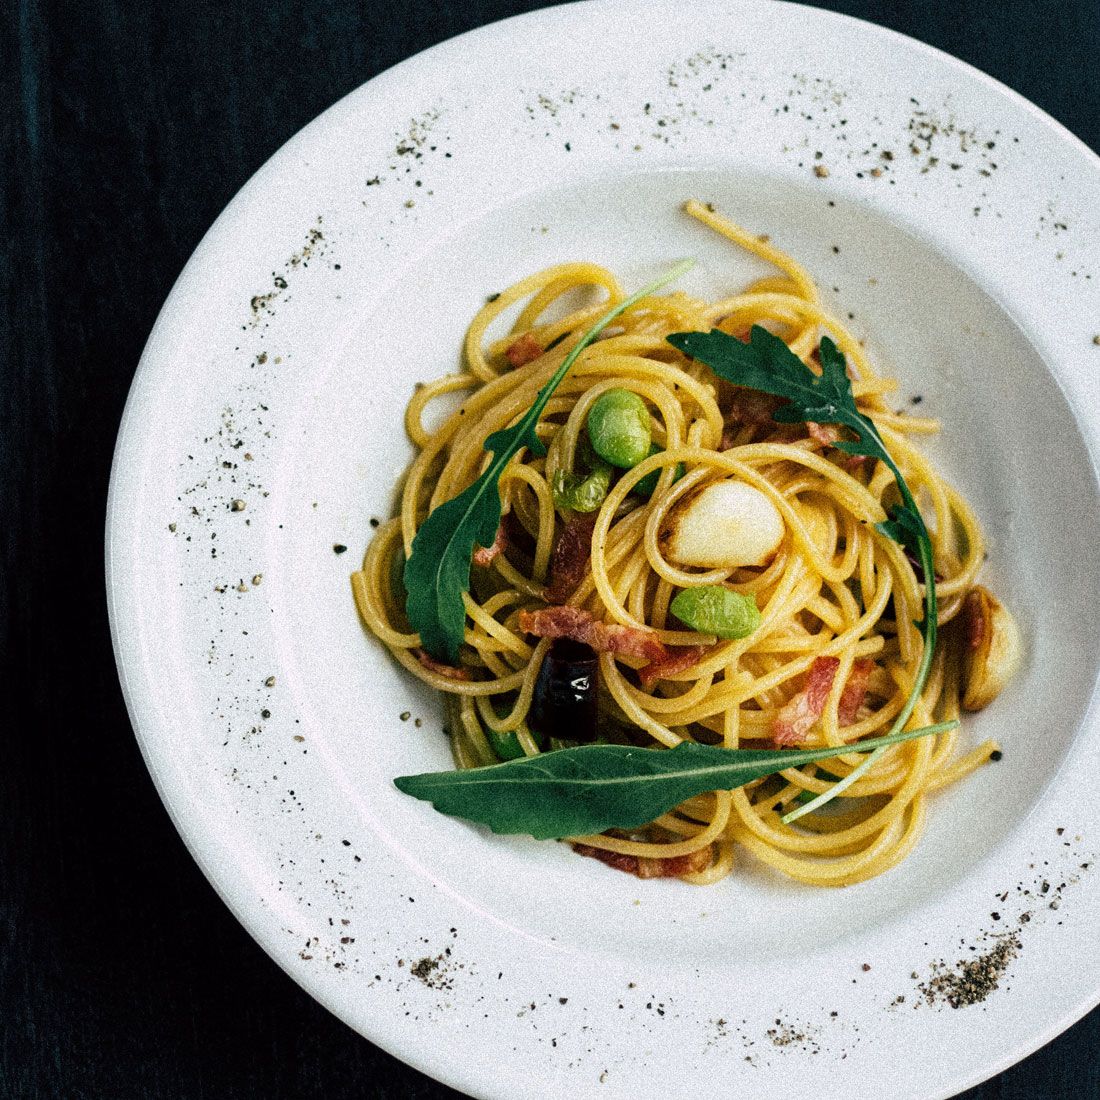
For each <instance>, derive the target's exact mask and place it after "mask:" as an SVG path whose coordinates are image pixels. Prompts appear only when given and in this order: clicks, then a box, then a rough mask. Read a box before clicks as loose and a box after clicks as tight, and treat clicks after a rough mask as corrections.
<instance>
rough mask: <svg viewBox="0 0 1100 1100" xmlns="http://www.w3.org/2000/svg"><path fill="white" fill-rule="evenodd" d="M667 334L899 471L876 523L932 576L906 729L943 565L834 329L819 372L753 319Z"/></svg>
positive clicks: (786, 410)
mask: <svg viewBox="0 0 1100 1100" xmlns="http://www.w3.org/2000/svg"><path fill="white" fill-rule="evenodd" d="M668 342H669V343H670V344H672V346H673V347H675V348H677V349H678V350H679V351H681V352H683V353H684V354H685V355H688V356H690V357H691V358H693V359H698V360H700V362H703V363H706V365H707V366H708V367H710V369H711V370H712V371H714V373H715V374H716V375H718V377H719V378H724V379H725V380H726V381H727V382H732V383H733V384H734V385H736V386H747V387H749V388H750V389H755V390H761V391H762V392H764V393H770V394H772V395H773V396H775V397H783V398H786V399H787V404H786V405H783V406H781V407H780V408H778V409H777V410H776V411H775V412H774V413H773V414H772V416H773V419H775V420H777V421H780V422H781V423H784V424H795V423H798V422H800V421H804V420H814V421H816V422H818V423H819V424H840V425H842V426H843V427H845V428H848V429H850V430H851V431H852V432H853V433H854V435H855V437H856V438H855V439H845V440H839V441H838V442H837V443H836V444H834V445H835V446H836V447H837V449H838V450H841V451H844V452H846V453H847V454H853V455H867V456H868V457H870V458H877V459H879V460H880V461H882V462H884V463H885V464H886V466H887V467H888V468H889V470H890V472H891V473H892V474H893V475H894V479H895V481H896V482H897V486H898V492H899V493H900V494H901V500H902V503H901V504H900V505H898V506H896V507H895V508H893V509H891V511H890V518H889V519H888V520H886V521H885V522H883V523H878V524H876V525H875V529H876V530H877V531H878V532H879V533H880V534H882V535H884V536H886V537H887V538H889V539H892V540H893V541H894V542H896V543H899V544H900V545H901V546H902V547H904V548H905V549H906V550H908V551H909V552H910V553H912V554H913V555H914V556H915V557H916V558H918V559H919V560H920V563H921V567H922V568H923V570H924V577H925V586H924V619H923V621H922V622H921V623H920V624H918V625H919V627H920V631H921V635H922V637H923V638H924V649H923V652H922V653H921V662H920V666H919V667H918V669H917V675H916V678H915V680H914V682H913V688H912V691H911V692H910V693H909V698H908V699H907V700H906V703H905V706H904V707H902V709H901V712H900V713H899V714H898V716H897V718H896V719H895V721H894V724H893V726H892V727H891V729H890V733H891V734H894V733H896V732H897V731H898V730H901V729H904V728H905V723H906V722H908V721H909V718H910V716H911V715H912V713H913V708H914V707H915V706H916V705H917V700H918V699H919V698H920V694H921V692H922V691H923V690H924V685H925V682H926V681H927V679H928V673H929V671H930V670H931V667H932V656H933V654H934V652H935V649H936V624H937V612H936V583H935V575H936V572H935V567H934V564H933V553H932V538H931V536H930V535H929V533H928V527H927V526H926V524H925V522H924V517H923V516H922V515H921V514H920V509H919V508H918V507H917V503H916V501H915V500H914V499H913V494H912V492H910V489H909V486H908V485H906V483H905V478H903V477H902V476H901V471H900V470H899V469H898V467H897V464H896V463H895V462H894V460H893V457H892V456H891V455H890V452H889V451H888V450H887V449H886V444H885V443H884V442H883V440H882V437H881V436H880V435H879V432H878V429H877V428H876V427H875V424H874V421H873V420H871V418H870V417H868V416H865V415H864V414H863V413H861V412H860V411H859V409H858V408H856V402H855V398H854V397H853V396H852V384H851V382H850V381H849V379H848V368H847V363H846V362H845V359H844V354H843V353H842V352H841V351H840V349H839V348H838V347H837V346H836V344H835V343H834V342H833V341H832V340H830V339H829V337H828V336H823V337H822V338H821V346H820V348H819V352H818V354H819V357H820V359H821V374H815V373H814V371H812V370H811V369H810V368H809V367H808V366H806V364H805V363H803V362H802V360H801V359H799V358H798V356H797V355H795V354H794V352H793V351H791V349H790V348H789V347H787V345H786V344H785V343H784V342H783V341H782V340H780V339H779V337H778V336H773V335H772V334H771V333H770V332H768V330H767V329H765V328H762V327H761V326H760V325H753V327H752V331H751V333H750V334H749V342H748V343H747V344H745V343H743V342H742V341H740V340H738V339H737V338H736V337H733V336H730V335H729V334H728V333H725V332H722V331H721V330H720V329H711V331H710V332H677V333H674V334H673V335H671V336H670V337H669V338H668ZM881 755H882V753H881V750H876V751H875V752H873V753H872V754H871V755H870V756H869V757H868V758H867V759H866V760H865V761H863V763H862V764H860V766H859V767H858V768H856V769H854V770H853V771H852V772H851V774H849V775H847V776H846V777H845V778H844V779H843V780H842V781H841V782H840V783H838V784H836V786H834V787H833V788H831V789H830V790H829V791H826V792H825V793H824V794H821V795H819V796H818V797H817V798H815V799H813V800H812V801H811V802H808V803H806V805H804V806H801V807H799V808H798V809H797V810H794V811H792V812H791V813H789V814H787V815H786V816H785V817H784V818H783V821H784V822H785V823H787V822H791V821H794V820H796V819H797V818H799V817H801V816H802V815H803V814H806V813H810V812H812V811H813V810H815V809H817V808H818V807H820V806H823V805H824V804H825V803H826V802H828V801H830V800H831V799H832V798H834V797H836V796H837V795H839V794H840V793H841V792H842V791H844V790H847V788H848V787H850V786H851V785H852V784H853V783H855V782H856V780H858V779H859V778H860V777H861V776H863V775H865V774H866V773H867V771H868V770H869V769H870V768H871V767H873V766H874V764H875V761H877V760H878V759H879V758H880V756H881Z"/></svg>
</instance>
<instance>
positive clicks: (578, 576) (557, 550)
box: [546, 514, 596, 603]
mask: <svg viewBox="0 0 1100 1100" xmlns="http://www.w3.org/2000/svg"><path fill="white" fill-rule="evenodd" d="M595 526H596V517H595V516H594V515H579V514H578V515H575V516H574V517H573V518H572V519H571V520H570V521H569V522H568V523H567V524H566V525H565V530H564V531H562V533H561V535H560V536H559V538H558V541H557V542H556V543H555V544H554V552H553V554H551V555H550V584H549V585H548V586H547V589H546V599H547V602H549V603H565V601H566V600H568V599H569V597H570V596H572V595H573V593H574V592H576V590H577V586H578V585H579V584H580V583H581V581H583V580H584V576H585V574H586V573H587V572H588V563H589V561H590V560H591V558H592V531H593V529H594V528H595Z"/></svg>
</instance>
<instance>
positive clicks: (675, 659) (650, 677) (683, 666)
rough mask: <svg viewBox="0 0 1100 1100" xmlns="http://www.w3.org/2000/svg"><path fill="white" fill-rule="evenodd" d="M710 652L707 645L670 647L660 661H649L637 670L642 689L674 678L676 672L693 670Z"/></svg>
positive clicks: (709, 647)
mask: <svg viewBox="0 0 1100 1100" xmlns="http://www.w3.org/2000/svg"><path fill="white" fill-rule="evenodd" d="M710 651H711V646H708V645H683V646H672V647H671V648H670V649H669V650H668V653H667V655H666V656H665V657H663V658H662V659H661V660H659V661H650V663H649V664H648V665H643V666H642V667H641V668H640V669H638V676H639V677H640V678H641V681H642V687H646V688H650V687H653V685H654V684H655V683H656V682H657V681H658V680H663V679H665V678H666V677H668V676H675V675H676V674H677V673H678V672H687V670H688V669H689V668H694V666H695V665H697V664H698V663H699V662H700V661H701V660H702V659H703V658H704V657H705V656H706V655H707V654H708V653H709V652H710Z"/></svg>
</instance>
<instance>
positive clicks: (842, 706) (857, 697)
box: [836, 657, 875, 726]
mask: <svg viewBox="0 0 1100 1100" xmlns="http://www.w3.org/2000/svg"><path fill="white" fill-rule="evenodd" d="M874 669H875V662H874V661H872V660H871V659H870V657H861V658H860V659H859V660H858V661H856V662H855V663H854V664H853V665H852V671H851V672H850V673H849V674H848V682H847V683H846V684H845V685H844V690H843V691H842V692H841V693H840V702H839V703H837V707H836V716H837V721H838V722H839V723H840V724H841V725H842V726H850V725H851V724H852V723H853V722H854V721H855V720H856V715H857V714H858V713H859V708H860V707H861V706H863V699H864V696H866V694H867V681H868V680H869V679H870V678H871V673H872V672H873V671H874Z"/></svg>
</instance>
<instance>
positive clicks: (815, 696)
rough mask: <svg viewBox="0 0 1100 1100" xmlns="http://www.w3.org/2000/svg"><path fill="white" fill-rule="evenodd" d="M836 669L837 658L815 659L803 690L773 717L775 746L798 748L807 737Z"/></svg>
mask: <svg viewBox="0 0 1100 1100" xmlns="http://www.w3.org/2000/svg"><path fill="white" fill-rule="evenodd" d="M838 668H840V659H839V658H838V657H815V658H814V663H813V664H812V665H810V671H809V674H808V675H807V676H806V686H805V687H804V688H803V689H802V691H800V692H799V693H798V694H797V695H796V696H795V697H794V698H793V699H791V700H790V702H788V703H787V704H786V705H785V706H784V707H782V708H781V709H780V711H779V713H778V714H777V715H776V716H775V723H774V725H773V726H772V739H773V740H774V741H775V743H776V744H777V745H801V744H802V742H803V741H805V740H806V734H807V733H809V732H810V730H811V729H812V728H813V724H814V723H815V722H816V721H817V720H818V719H819V718H820V717H821V713H822V711H823V710H824V709H825V703H826V701H827V700H828V698H829V692H830V691H831V690H832V687H833V680H834V678H835V677H836V670H837V669H838Z"/></svg>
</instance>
